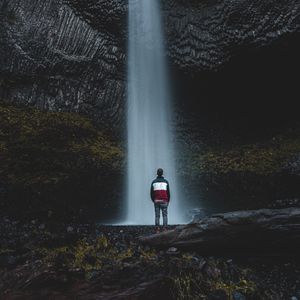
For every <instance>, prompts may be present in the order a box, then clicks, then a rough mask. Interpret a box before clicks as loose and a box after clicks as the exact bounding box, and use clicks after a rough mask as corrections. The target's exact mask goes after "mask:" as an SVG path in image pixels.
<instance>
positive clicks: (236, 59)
mask: <svg viewBox="0 0 300 300" xmlns="http://www.w3.org/2000/svg"><path fill="white" fill-rule="evenodd" d="M161 4H162V10H163V20H164V24H165V37H166V46H167V56H168V59H169V62H170V67H171V69H172V72H171V73H172V80H173V81H174V95H176V97H175V98H176V101H175V102H176V104H175V106H176V110H177V115H176V120H175V121H174V122H175V123H176V127H177V141H178V144H180V145H179V146H180V147H178V153H179V156H180V159H179V161H178V165H179V169H180V170H183V171H181V175H182V178H186V179H187V183H186V185H188V187H189V188H188V190H193V192H192V195H186V198H187V200H186V201H187V202H188V201H190V200H191V202H192V201H194V202H197V204H198V203H199V198H205V199H206V200H207V199H208V201H207V202H210V203H211V206H214V207H216V202H217V201H218V203H224V204H226V203H228V202H229V200H228V199H231V198H232V195H233V194H234V195H235V198H236V199H246V200H245V201H244V202H243V203H242V205H244V204H245V202H247V203H251V204H252V203H254V202H255V205H254V207H257V206H260V207H261V206H262V205H261V202H260V200H261V199H264V201H266V202H270V201H273V200H274V199H279V198H287V197H292V198H293V197H299V196H300V191H299V188H297V186H299V176H298V173H299V172H298V159H297V157H296V156H297V152H298V153H299V152H300V147H299V149H298V148H297V149H293V151H291V152H292V153H291V154H293V159H291V160H290V157H289V155H287V156H285V157H284V160H282V163H283V166H280V168H279V173H280V172H281V173H280V176H278V168H273V166H272V171H271V172H269V173H264V174H261V173H260V174H258V173H257V169H255V170H254V171H253V169H252V170H251V167H252V165H251V164H250V165H249V164H248V163H247V164H246V168H244V166H242V167H241V169H239V170H237V169H235V165H236V164H237V165H238V167H239V166H240V165H241V164H240V162H241V161H242V162H243V158H244V152H243V151H244V150H243V149H242V151H241V153H239V151H236V156H235V157H234V158H233V159H231V160H230V162H229V164H227V163H228V161H227V160H226V159H227V158H228V157H229V156H230V155H229V156H227V155H226V154H227V152H226V153H225V155H224V157H225V159H224V160H223V162H224V165H226V164H227V166H225V167H224V169H226V168H227V170H225V172H219V170H217V172H216V170H215V169H214V165H215V162H216V161H218V159H219V158H220V157H222V156H223V153H222V151H219V153H215V152H214V149H215V148H218V149H221V150H223V149H224V150H226V151H227V150H228V148H230V147H232V145H235V144H236V143H240V144H242V143H244V144H246V145H247V144H249V143H250V144H255V145H256V143H257V140H255V141H253V136H255V137H257V139H260V141H259V142H261V140H264V141H270V140H271V139H272V138H273V136H274V135H275V136H276V134H277V133H278V132H277V129H278V128H276V130H273V128H272V126H273V125H272V124H274V122H275V123H276V124H277V126H278V127H284V126H285V124H284V125H282V122H281V121H282V120H281V119H282V118H283V119H289V118H291V119H293V118H297V110H294V109H293V107H292V105H290V104H288V101H292V100H293V99H294V97H293V91H296V92H298V91H297V85H298V82H297V77H296V76H292V75H291V73H292V71H291V69H290V68H291V66H292V65H294V66H295V70H299V67H298V65H300V63H299V55H298V53H299V51H298V49H300V47H299V27H300V1H299V0H296V1H292V0H287V1H285V2H278V1H275V0H272V1H250V0H238V1H234V0H204V1H196V0H187V1H185V0H164V1H161ZM127 12H128V6H127V2H126V1H123V0H97V1H96V0H86V1H85V0H49V1H47V3H46V4H45V2H44V1H42V0H32V1H27V0H0V40H1V44H0V99H1V101H3V102H8V103H14V104H22V105H27V106H34V107H36V108H38V109H41V110H50V111H59V112H60V111H63V112H76V113H80V114H84V115H87V116H89V117H90V118H91V119H93V120H95V121H96V123H97V124H98V125H99V126H101V127H107V128H109V129H111V130H112V131H114V132H115V133H117V134H118V135H119V137H120V139H121V137H123V129H124V123H125V117H124V116H125V114H124V111H125V90H126V84H125V79H126V43H127V25H126V24H127ZM261 53H263V55H261ZM274 53H276V55H275V56H274V55H273V54H274ZM271 54H272V55H271ZM297 58H298V60H297ZM261 66H263V67H261ZM229 74H230V76H228V75H229ZM178 87H180V88H178ZM180 89H182V90H180ZM278 99H279V100H280V101H282V99H284V101H285V105H284V106H285V107H286V108H287V111H288V113H287V114H285V113H284V111H285V110H286V109H283V105H281V104H280V105H279V106H276V104H275V102H276V101H277V100H278ZM280 103H282V102H280ZM276 107H277V108H276ZM270 110H271V111H272V113H269V112H270ZM245 111H246V113H245ZM295 115H296V117H295ZM270 119H271V120H272V122H270ZM270 124H271V125H270ZM270 128H271V129H272V130H270ZM274 131H275V133H274ZM270 132H271V133H270ZM212 140H213V145H212V148H213V149H212V151H210V150H211V149H210V146H211V144H212V142H211V141H212ZM249 140H250V141H249ZM284 142H285V141H284ZM278 144H280V141H279V143H277V144H276V145H274V144H272V145H271V146H274V148H277V146H278ZM205 146H206V147H205ZM255 147H256V146H255ZM260 147H261V145H260V144H258V148H260ZM242 148H243V147H242ZM254 150H255V149H254ZM267 150H268V149H267ZM296 150H297V151H296ZM201 151H202V152H206V153H209V152H210V153H213V154H214V155H215V157H217V158H218V159H217V160H215V161H214V160H213V159H207V156H206V157H203V155H202V154H203V153H200V152H201ZM286 151H287V152H289V151H290V149H286ZM220 152H221V153H220ZM195 154H196V155H195ZM198 154H199V155H198ZM255 155H256V154H255ZM255 155H253V157H252V158H251V159H254V160H256V161H260V160H261V155H260V154H258V155H257V156H255ZM204 156H205V155H204ZM199 157H200V159H199ZM264 157H265V156H264ZM274 161H275V159H273V162H274ZM277 161H281V156H280V157H279V158H278V159H277ZM232 162H233V163H232ZM265 162H266V164H265V163H263V165H264V166H265V165H267V169H268V168H269V165H268V164H269V158H266V160H265ZM220 165H222V164H220ZM182 166H183V167H182ZM248 167H249V168H248ZM249 169H250V172H249ZM268 170H270V168H269V169H268ZM274 174H275V175H274ZM182 181H184V179H183V180H182ZM282 183H283V184H282ZM192 184H193V188H192V187H191V185H192ZM252 187H253V188H252ZM199 188H200V189H199ZM7 189H8V187H7V186H6V185H3V184H1V183H0V195H4V197H5V195H6V194H7V193H8V191H7ZM120 189H121V188H120ZM237 189H238V191H237ZM277 190H278V191H277ZM211 191H212V192H211ZM274 191H275V192H274ZM200 193H201V195H200V196H199V194H200ZM220 195H222V196H224V201H223V199H220ZM253 198H255V199H257V198H260V200H259V201H256V200H255V201H252V200H251V199H253ZM205 199H204V200H203V204H205V205H206V203H205ZM249 199H250V200H249ZM239 201H240V200H239ZM206 206H207V205H206ZM229 206H230V205H229ZM232 207H235V208H236V207H237V206H236V205H232V206H231V208H232ZM247 208H248V207H247ZM252 208H253V207H252ZM224 209H226V210H227V209H228V207H226V208H224Z"/></svg>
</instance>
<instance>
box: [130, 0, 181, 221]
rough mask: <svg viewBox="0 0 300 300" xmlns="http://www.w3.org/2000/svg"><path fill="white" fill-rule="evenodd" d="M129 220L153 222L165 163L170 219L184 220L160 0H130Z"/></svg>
mask: <svg viewBox="0 0 300 300" xmlns="http://www.w3.org/2000/svg"><path fill="white" fill-rule="evenodd" d="M128 23H129V24H128V25H129V41H128V91H127V92H128V95H127V97H128V99H127V101H128V111H127V118H128V123H127V130H128V170H127V176H128V177H127V220H126V223H128V224H154V207H153V203H152V201H151V199H150V185H151V182H152V180H153V179H154V178H155V177H156V170H157V168H159V167H161V168H163V169H164V172H165V174H164V175H165V178H166V179H168V181H169V183H170V189H171V203H170V206H169V223H171V224H175V223H180V222H182V214H183V213H182V211H181V210H180V201H182V199H179V194H178V186H177V183H176V175H175V162H174V149H173V148H174V147H173V142H174V141H173V134H172V119H171V118H172V107H171V103H170V94H169V80H168V74H167V66H166V58H165V56H164V53H165V49H164V37H163V32H162V21H161V15H160V5H159V0H129V17H128Z"/></svg>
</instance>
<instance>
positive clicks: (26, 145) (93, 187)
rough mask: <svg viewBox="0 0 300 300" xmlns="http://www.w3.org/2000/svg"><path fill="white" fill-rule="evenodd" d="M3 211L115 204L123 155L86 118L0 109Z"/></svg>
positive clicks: (76, 207)
mask: <svg viewBox="0 0 300 300" xmlns="http://www.w3.org/2000/svg"><path fill="white" fill-rule="evenodd" d="M0 161H1V163H0V188H1V193H2V197H1V198H2V200H1V203H0V204H1V213H5V212H11V211H13V212H16V211H20V209H21V210H22V209H23V210H25V211H26V212H29V213H32V212H38V211H41V212H46V211H49V210H51V211H54V212H55V214H57V213H61V212H64V214H66V213H67V212H69V211H70V210H71V211H73V212H74V214H77V212H78V211H82V209H86V208H89V207H90V208H91V207H92V206H93V205H96V206H97V205H99V206H100V207H101V208H102V213H105V212H103V209H104V208H105V207H112V206H116V205H117V204H116V199H112V198H113V197H114V196H113V195H112V194H113V193H112V190H111V188H112V186H113V191H114V192H117V190H118V188H116V183H117V182H119V181H120V174H121V172H122V168H123V152H122V149H121V147H120V145H118V144H117V143H116V142H114V141H113V139H112V138H111V137H110V136H109V135H108V134H107V133H105V132H103V130H101V129H99V128H97V127H96V126H95V125H94V124H93V123H92V121H91V120H89V119H88V118H86V117H84V116H81V115H78V114H75V113H65V112H44V111H39V110H37V109H33V108H24V107H23V108H20V107H13V106H8V105H3V104H2V105H0Z"/></svg>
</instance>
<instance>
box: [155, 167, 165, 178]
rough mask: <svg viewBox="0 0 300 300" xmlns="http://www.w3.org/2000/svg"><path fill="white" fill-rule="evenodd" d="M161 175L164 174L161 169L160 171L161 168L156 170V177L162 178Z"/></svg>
mask: <svg viewBox="0 0 300 300" xmlns="http://www.w3.org/2000/svg"><path fill="white" fill-rule="evenodd" d="M163 174H164V170H163V169H161V168H159V169H157V175H158V176H162V175H163Z"/></svg>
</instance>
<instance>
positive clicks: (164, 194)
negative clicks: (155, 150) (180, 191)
mask: <svg viewBox="0 0 300 300" xmlns="http://www.w3.org/2000/svg"><path fill="white" fill-rule="evenodd" d="M150 195H151V199H152V201H153V202H154V203H169V202H170V186H169V182H168V180H166V179H165V178H164V177H163V176H161V177H159V176H157V178H156V179H155V180H153V181H152V184H151V190H150Z"/></svg>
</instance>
